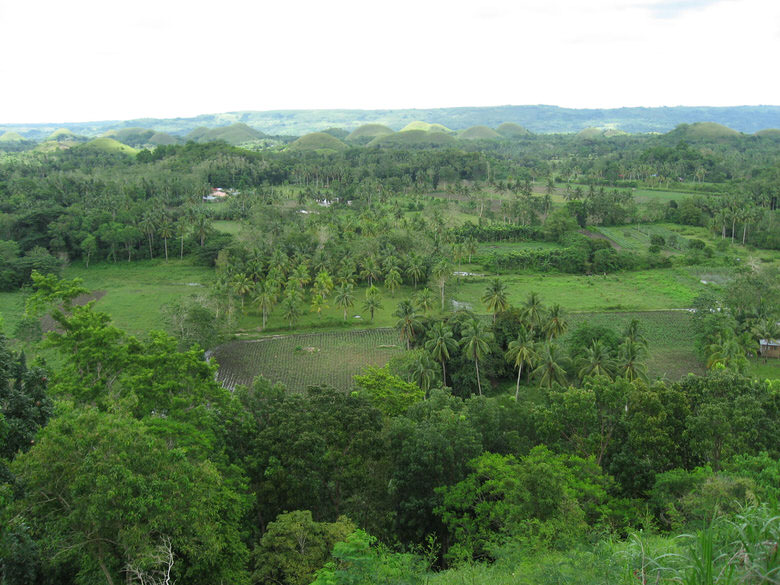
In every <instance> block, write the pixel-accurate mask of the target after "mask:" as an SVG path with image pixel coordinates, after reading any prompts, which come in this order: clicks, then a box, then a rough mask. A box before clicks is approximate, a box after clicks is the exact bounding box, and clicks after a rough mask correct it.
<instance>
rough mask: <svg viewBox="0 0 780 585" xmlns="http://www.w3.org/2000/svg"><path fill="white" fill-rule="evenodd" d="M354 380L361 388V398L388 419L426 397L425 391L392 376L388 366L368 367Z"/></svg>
mask: <svg viewBox="0 0 780 585" xmlns="http://www.w3.org/2000/svg"><path fill="white" fill-rule="evenodd" d="M354 380H355V384H356V385H357V386H358V388H360V396H361V397H362V398H365V399H366V400H367V401H368V402H369V403H371V404H372V405H373V406H374V407H376V408H378V409H379V410H381V411H382V413H383V414H384V415H385V416H388V417H393V416H398V415H400V414H403V413H404V412H406V411H407V409H408V408H409V407H410V406H411V405H412V404H414V403H415V402H418V401H420V400H422V399H423V398H424V397H425V392H424V389H421V387H420V386H418V385H416V384H412V383H411V382H406V381H405V380H403V379H402V378H399V377H398V376H395V375H393V374H391V373H390V369H389V368H388V367H387V366H384V367H382V368H376V367H373V366H368V367H367V368H366V369H365V370H364V372H363V374H359V375H356V376H354Z"/></svg>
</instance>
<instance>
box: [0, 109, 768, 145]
mask: <svg viewBox="0 0 780 585" xmlns="http://www.w3.org/2000/svg"><path fill="white" fill-rule="evenodd" d="M413 122H426V123H428V124H439V125H442V126H445V127H447V128H450V129H452V130H454V131H460V130H465V129H468V128H471V127H474V126H481V127H487V128H497V127H498V126H500V125H501V124H505V123H513V124H517V125H520V126H522V127H523V128H525V129H527V130H529V131H530V132H532V133H535V134H540V133H541V134H544V133H577V132H580V131H582V130H584V129H586V128H599V129H602V130H605V131H619V132H626V133H630V134H635V133H648V132H659V133H665V132H669V131H670V130H672V129H674V128H675V127H676V126H678V125H679V124H692V123H695V122H714V123H717V124H722V125H724V126H727V127H729V128H732V129H734V130H736V131H738V132H743V133H747V134H753V133H755V132H758V131H760V130H764V129H767V128H780V106H729V107H690V106H676V107H660V108H641V107H640V108H614V109H573V108H561V107H558V106H546V105H535V106H533V105H529V106H495V107H461V108H433V109H398V110H272V111H241V112H226V113H220V114H204V115H201V116H195V117H192V118H164V119H163V118H159V119H158V118H143V119H134V120H105V121H97V122H77V123H61V122H60V123H52V124H2V123H0V134H2V133H4V132H15V133H16V134H18V135H19V136H21V137H23V138H24V139H25V140H36V141H42V140H46V139H47V138H48V137H49V136H50V135H51V134H52V133H53V132H57V131H58V130H62V129H65V130H68V131H70V132H72V133H74V134H76V135H79V136H86V137H96V136H104V135H108V136H111V135H112V134H115V133H121V132H122V131H123V130H131V131H134V130H140V129H148V130H153V131H154V133H157V137H156V138H157V139H158V140H159V141H160V143H167V142H170V141H171V140H170V139H169V138H168V137H167V136H171V137H173V138H174V139H175V140H176V141H180V140H181V141H185V140H187V139H188V138H189V139H191V138H192V137H193V136H194V137H196V138H197V139H201V138H202V137H204V136H207V132H208V130H209V129H211V130H213V129H218V128H227V127H232V129H231V132H233V133H235V131H236V128H240V129H241V133H242V134H245V135H247V136H249V135H250V134H251V133H252V132H255V133H256V137H261V136H263V135H270V136H282V135H287V136H302V135H304V134H308V133H312V132H321V131H323V130H327V129H329V128H342V129H344V130H345V131H347V132H351V131H353V130H355V129H357V128H358V127H360V126H363V125H366V124H381V125H384V126H387V127H389V128H391V129H393V130H396V131H398V130H401V129H403V128H405V127H406V126H407V125H409V124H411V123H413ZM239 124H240V125H241V126H240V127H239V126H238V125H239ZM483 132H484V130H483ZM108 133H110V134H108ZM127 133H128V132H125V134H127ZM154 133H153V134H154ZM219 134H220V132H219V131H214V132H211V135H213V136H214V138H217V137H218V136H219ZM120 135H121V134H120Z"/></svg>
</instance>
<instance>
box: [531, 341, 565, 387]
mask: <svg viewBox="0 0 780 585" xmlns="http://www.w3.org/2000/svg"><path fill="white" fill-rule="evenodd" d="M537 355H538V358H537V361H536V364H537V365H536V368H534V370H533V371H532V372H531V376H532V377H534V378H537V379H538V380H539V386H543V387H545V388H550V387H552V385H553V384H555V383H558V384H561V385H564V384H566V369H567V368H568V367H569V365H570V364H571V360H570V359H569V358H568V356H567V355H566V354H565V353H564V352H563V350H562V349H561V348H560V347H559V346H558V345H557V344H556V343H553V342H551V341H548V342H547V343H545V344H544V345H543V346H542V348H541V349H540V350H538V351H537Z"/></svg>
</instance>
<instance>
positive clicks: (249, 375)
mask: <svg viewBox="0 0 780 585" xmlns="http://www.w3.org/2000/svg"><path fill="white" fill-rule="evenodd" d="M402 351H403V348H402V346H401V345H400V340H399V337H398V332H397V331H396V330H395V329H389V328H388V329H364V330H360V331H345V332H336V333H307V334H302V335H283V336H275V337H267V338H263V339H257V340H251V341H231V342H229V343H226V344H224V345H221V346H219V347H217V348H216V349H215V350H214V351H213V353H212V355H211V358H212V359H214V360H216V362H217V364H219V371H218V373H217V379H218V380H219V381H220V382H221V383H222V385H223V386H225V387H226V388H230V389H233V388H235V387H236V386H237V385H239V384H243V385H247V386H248V385H250V384H251V383H252V381H253V380H254V379H255V377H257V376H258V375H261V374H262V375H263V376H264V377H265V378H267V379H269V380H270V381H271V382H282V383H284V384H285V385H286V386H287V389H288V390H289V391H290V392H303V391H305V390H306V388H307V387H308V386H314V385H318V384H328V385H330V386H333V387H335V388H340V389H343V390H345V391H346V390H349V389H350V388H351V387H352V385H353V382H352V376H354V375H355V374H359V373H360V372H361V371H362V370H363V368H364V367H365V366H368V365H375V366H382V365H384V364H386V363H387V362H388V360H390V358H392V357H393V356H396V355H399V354H400V353H401V352H402Z"/></svg>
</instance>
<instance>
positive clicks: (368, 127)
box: [347, 124, 393, 142]
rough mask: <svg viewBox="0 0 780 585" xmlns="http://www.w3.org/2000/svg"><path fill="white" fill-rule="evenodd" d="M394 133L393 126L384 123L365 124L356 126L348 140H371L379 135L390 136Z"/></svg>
mask: <svg viewBox="0 0 780 585" xmlns="http://www.w3.org/2000/svg"><path fill="white" fill-rule="evenodd" d="M392 133H393V129H392V128H388V127H387V126H385V125H384V124H363V125H362V126H358V127H357V128H355V129H354V130H353V131H352V132H351V133H350V134H349V136H347V140H349V141H354V142H370V141H371V140H372V139H374V138H376V137H377V136H389V135H390V134H392Z"/></svg>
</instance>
